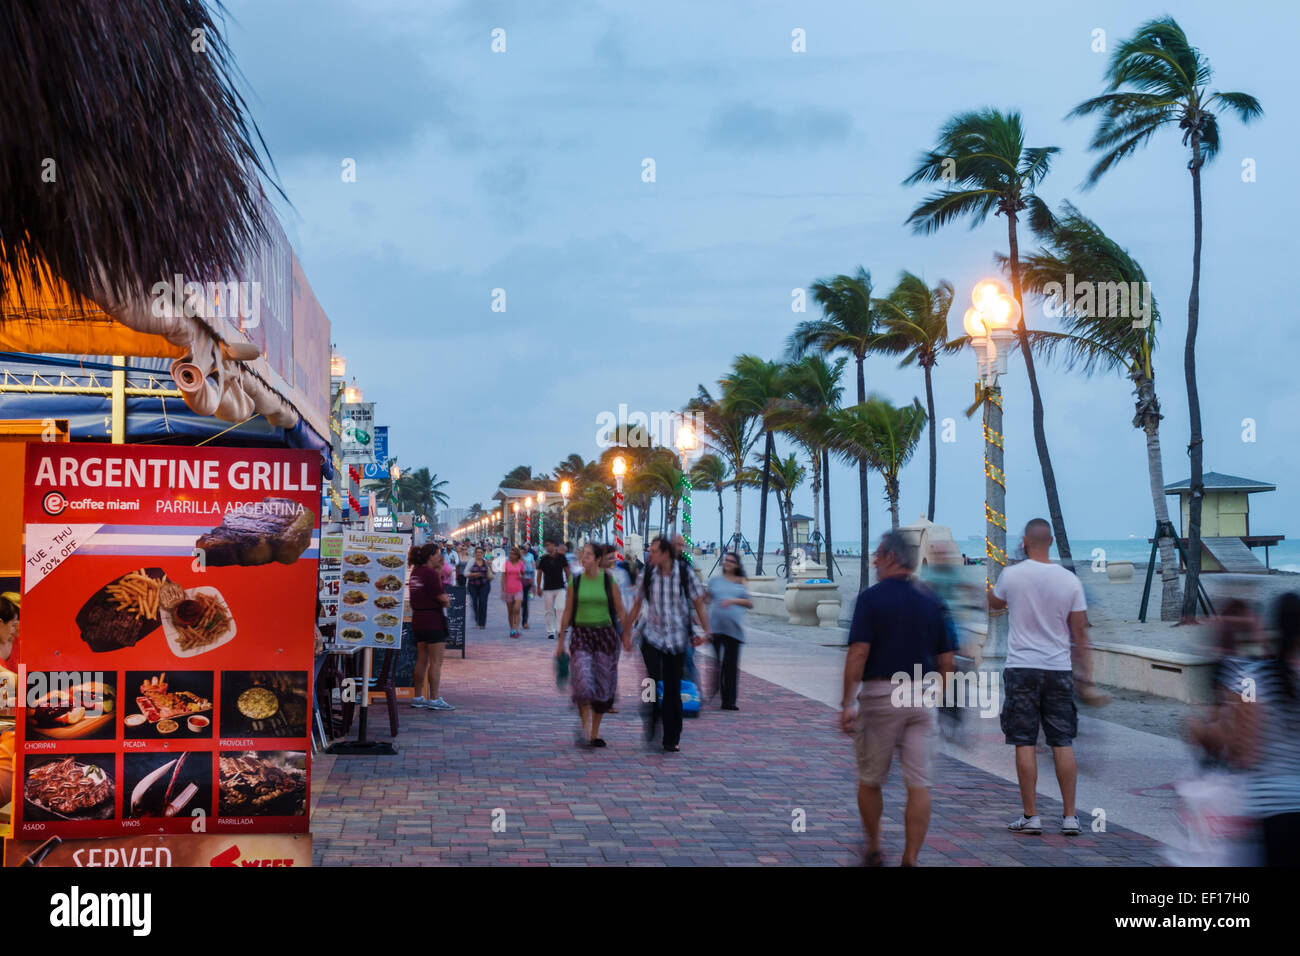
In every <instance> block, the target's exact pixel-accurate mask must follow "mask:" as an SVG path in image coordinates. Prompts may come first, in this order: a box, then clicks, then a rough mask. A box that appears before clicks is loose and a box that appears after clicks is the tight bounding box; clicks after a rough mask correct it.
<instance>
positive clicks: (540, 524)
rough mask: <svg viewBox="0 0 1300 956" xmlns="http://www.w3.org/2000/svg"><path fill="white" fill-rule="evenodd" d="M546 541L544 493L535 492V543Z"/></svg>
mask: <svg viewBox="0 0 1300 956" xmlns="http://www.w3.org/2000/svg"><path fill="white" fill-rule="evenodd" d="M545 541H546V492H544V491H539V492H537V543H538V544H542V543H543V542H545Z"/></svg>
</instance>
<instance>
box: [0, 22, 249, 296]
mask: <svg viewBox="0 0 1300 956" xmlns="http://www.w3.org/2000/svg"><path fill="white" fill-rule="evenodd" d="M210 7H211V8H215V9H217V10H220V5H219V4H203V3H195V2H192V0H119V2H115V3H94V4H58V3H23V4H14V3H6V4H3V5H0V37H3V47H4V55H3V56H0V89H3V90H4V97H3V102H0V141H3V142H4V143H5V148H4V150H3V151H2V152H0V182H4V183H5V185H6V190H5V195H4V199H3V200H2V201H0V236H3V237H4V241H3V243H0V298H4V297H5V295H6V293H7V292H8V291H9V288H10V283H11V282H12V283H14V287H17V286H19V285H20V284H21V283H22V281H23V280H26V281H27V282H29V283H31V287H32V288H33V289H34V290H36V291H47V292H50V293H53V294H55V295H63V294H64V293H63V292H62V289H61V287H60V285H59V283H60V281H61V282H62V283H66V285H67V287H68V290H70V292H71V293H72V294H73V295H74V296H76V297H80V298H81V299H83V300H89V301H93V302H96V303H98V304H99V305H101V306H102V307H104V308H105V309H107V310H108V311H110V312H117V311H118V310H119V309H120V308H124V307H125V306H123V305H122V304H124V303H125V304H127V305H128V306H129V305H130V304H135V305H136V306H137V308H138V307H139V304H140V303H145V305H144V306H143V308H144V309H146V310H147V308H148V305H147V301H148V299H147V297H148V290H149V289H150V288H151V286H153V284H154V283H156V282H158V281H159V280H160V279H163V278H167V279H170V278H171V277H172V275H173V274H176V273H180V274H182V275H183V276H185V278H186V279H187V280H194V281H198V282H206V281H225V280H227V279H228V278H229V277H230V276H231V275H232V274H238V273H239V272H240V270H241V268H242V266H243V263H244V260H245V257H246V256H247V254H248V251H249V250H250V249H252V248H254V247H255V245H256V243H257V242H258V241H259V240H260V239H262V238H264V237H265V235H266V230H265V223H264V221H263V218H262V216H263V213H262V208H263V206H262V199H261V195H260V193H261V190H260V187H259V185H258V181H257V174H258V173H265V172H266V170H265V169H264V167H263V164H262V160H261V158H260V157H261V153H260V152H259V149H258V146H259V145H261V136H260V134H259V133H258V131H257V127H256V125H255V124H254V123H253V121H252V120H251V119H250V118H249V117H248V116H247V109H246V106H245V104H244V101H243V98H242V97H241V96H240V94H239V91H238V89H237V86H236V83H235V77H236V76H237V73H238V71H237V68H236V66H235V64H234V62H233V59H232V57H231V54H230V49H229V47H228V46H227V45H226V42H225V40H224V38H223V37H222V34H221V31H220V29H219V28H218V25H217V23H215V22H214V20H213V16H212V13H211V11H210V9H209V8H210ZM198 35H201V36H202V37H203V38H204V42H205V44H206V52H204V53H201V54H196V53H195V52H194V50H193V49H192V48H191V42H190V38H191V37H192V36H198ZM126 36H129V37H131V42H129V43H122V44H113V48H112V52H111V54H109V53H107V52H104V43H105V40H106V38H110V37H126ZM92 51H100V52H92ZM160 117H165V121H162V122H160V121H159V118H160ZM264 148H265V147H264V146H262V150H263V151H264ZM47 157H54V158H55V159H57V161H58V165H57V166H56V167H52V169H53V171H54V172H55V175H56V176H57V179H56V180H55V181H54V182H50V183H45V182H42V181H41V180H40V179H38V177H40V176H42V174H43V173H44V172H48V171H50V169H51V167H49V160H48V159H47ZM195 223H202V228H195ZM46 267H48V270H47V268H46Z"/></svg>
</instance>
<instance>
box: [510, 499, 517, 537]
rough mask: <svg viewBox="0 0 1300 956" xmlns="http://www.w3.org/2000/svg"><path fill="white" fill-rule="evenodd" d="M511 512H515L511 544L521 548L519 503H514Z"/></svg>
mask: <svg viewBox="0 0 1300 956" xmlns="http://www.w3.org/2000/svg"><path fill="white" fill-rule="evenodd" d="M510 510H511V511H513V512H514V516H515V517H514V525H513V527H512V528H511V532H510V543H511V544H512V545H514V546H515V547H516V548H517V547H519V502H517V501H516V502H514V503H513V504H512V505H511V506H510Z"/></svg>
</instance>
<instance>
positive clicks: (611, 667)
mask: <svg viewBox="0 0 1300 956" xmlns="http://www.w3.org/2000/svg"><path fill="white" fill-rule="evenodd" d="M598 549H600V550H598ZM602 552H603V548H601V546H600V545H596V544H587V545H585V546H584V547H583V549H582V557H581V561H582V573H581V574H579V575H577V576H576V577H574V579H573V584H572V586H571V587H570V589H569V594H568V599H567V600H566V601H565V602H564V619H563V620H562V621H561V622H560V633H559V636H558V637H557V638H556V641H555V656H556V657H561V656H563V655H564V636H565V634H566V633H568V631H569V628H570V627H572V628H573V637H572V638H571V639H570V640H569V659H570V660H569V684H570V687H571V688H572V692H573V702H574V703H575V704H577V705H578V713H579V714H580V715H581V716H582V732H583V734H584V735H585V736H586V738H587V742H588V743H589V744H590V745H591V746H592V747H603V746H605V741H604V740H602V739H601V737H600V721H601V718H602V717H604V715H605V714H607V713H608V712H609V709H610V708H611V707H613V706H614V697H615V695H616V693H617V692H618V654H619V636H618V631H617V630H615V628H614V622H615V621H616V620H622V619H623V616H624V611H623V596H622V594H620V593H619V589H618V585H617V584H616V583H615V582H614V579H613V578H612V577H611V576H610V575H609V572H607V571H604V570H602V569H601V567H600V557H601V553H602Z"/></svg>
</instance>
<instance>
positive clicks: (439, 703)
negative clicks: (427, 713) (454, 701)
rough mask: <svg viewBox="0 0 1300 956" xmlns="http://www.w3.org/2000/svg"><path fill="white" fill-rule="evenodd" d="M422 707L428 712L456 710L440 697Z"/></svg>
mask: <svg viewBox="0 0 1300 956" xmlns="http://www.w3.org/2000/svg"><path fill="white" fill-rule="evenodd" d="M424 706H425V707H428V708H429V709H430V710H455V709H456V708H455V707H453V706H452V705H451V704H449V703H447V702H446V701H445V700H443V699H442V698H441V697H439V698H438V699H437V700H431V701H429V702H428V703H426V704H425V705H424Z"/></svg>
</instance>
